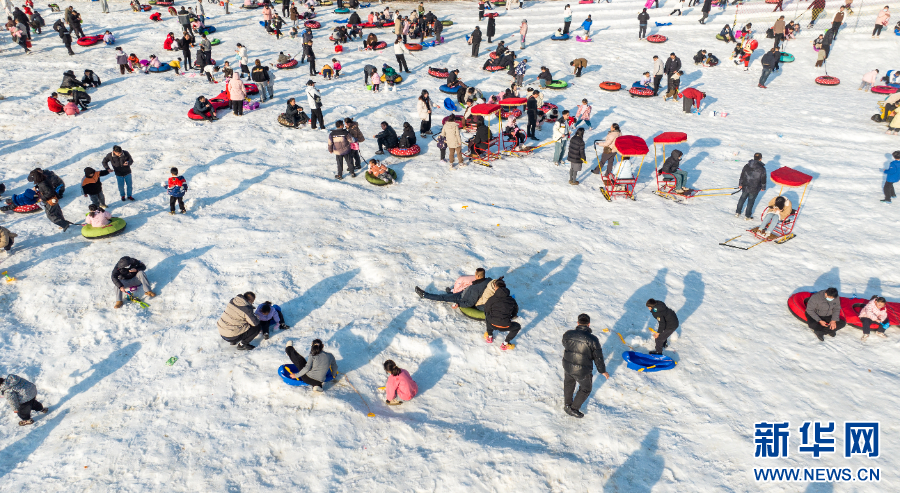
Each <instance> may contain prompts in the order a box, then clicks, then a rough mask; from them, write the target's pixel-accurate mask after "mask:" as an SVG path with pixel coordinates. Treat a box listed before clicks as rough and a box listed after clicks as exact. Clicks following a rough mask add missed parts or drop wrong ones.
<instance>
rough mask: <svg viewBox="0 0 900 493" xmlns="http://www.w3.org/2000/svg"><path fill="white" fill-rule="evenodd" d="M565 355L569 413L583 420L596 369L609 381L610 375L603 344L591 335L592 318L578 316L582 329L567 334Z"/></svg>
mask: <svg viewBox="0 0 900 493" xmlns="http://www.w3.org/2000/svg"><path fill="white" fill-rule="evenodd" d="M562 343H563V347H564V348H565V353H563V361H562V363H563V371H564V372H565V377H563V397H564V399H565V403H566V406H565V408H564V409H565V411H566V414H568V415H569V416H573V417H576V418H583V417H584V413H582V412H581V405H582V404H584V401H586V400H587V398H588V396H590V395H591V390H592V388H593V383H594V382H593V372H594V365H597V372H598V373H600V374H601V375H603V376H604V377H606V378H607V379H608V378H609V373H607V372H606V363H604V361H603V347H601V346H600V340H599V339H597V336H595V335H594V334H592V333H591V317H589V316H588V315H587V314H585V313H582V314H581V315H578V326H577V327H575V328H574V329H572V330H569V331H567V332H566V333H565V334H563V338H562ZM576 383H578V393H577V394H575V396H574V399H573V397H572V394H573V393H574V392H575V384H576Z"/></svg>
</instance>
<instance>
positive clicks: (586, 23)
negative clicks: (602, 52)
mask: <svg viewBox="0 0 900 493" xmlns="http://www.w3.org/2000/svg"><path fill="white" fill-rule="evenodd" d="M593 23H594V21H593V20H591V16H590V15H588V16H587V19H585V20H584V22H582V23H581V28H582V29H584V39H591V25H592V24H593Z"/></svg>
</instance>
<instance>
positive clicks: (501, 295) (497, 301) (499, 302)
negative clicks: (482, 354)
mask: <svg viewBox="0 0 900 493" xmlns="http://www.w3.org/2000/svg"><path fill="white" fill-rule="evenodd" d="M493 284H494V286H495V287H496V290H495V291H494V294H493V296H491V297H490V298H488V300H487V302H486V303H485V304H484V321H485V324H486V325H487V330H486V331H485V332H484V340H485V342H487V343H488V344H491V343H493V342H494V332H495V331H499V332H507V334H506V339H505V340H504V341H503V344H501V345H500V350H501V351H509V350H512V349H515V348H516V345H515V344H513V343H512V340H513V339H514V338H515V337H516V335H517V334H518V333H519V331H520V330H522V326H521V325H519V323H518V322H513V321H512V320H513V319H514V318H516V317H517V316H518V315H519V304H518V303H516V299H515V298H513V297H512V295H511V294H510V293H509V289H507V287H506V281H504V280H503V277H502V276H501V277H500V278H499V279H497V280H496V281H494V282H493Z"/></svg>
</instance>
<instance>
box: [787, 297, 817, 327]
mask: <svg viewBox="0 0 900 493" xmlns="http://www.w3.org/2000/svg"><path fill="white" fill-rule="evenodd" d="M812 295H813V294H812V293H809V292H801V293H794V294H792V295H791V296H790V297H789V298H788V302H787V304H788V310H790V311H791V313H792V314H793V315H794V316H795V317H797V319H798V320H800V321H803V322H806V302H807V301H809V297H810V296H812Z"/></svg>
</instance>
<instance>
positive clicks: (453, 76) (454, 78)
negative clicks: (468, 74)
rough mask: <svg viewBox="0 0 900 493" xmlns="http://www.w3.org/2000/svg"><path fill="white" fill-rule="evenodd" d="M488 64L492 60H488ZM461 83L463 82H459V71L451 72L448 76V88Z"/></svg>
mask: <svg viewBox="0 0 900 493" xmlns="http://www.w3.org/2000/svg"><path fill="white" fill-rule="evenodd" d="M488 62H490V60H488ZM461 83H462V82H461V81H460V80H459V69H454V70H451V71H450V73H449V74H447V87H456V86H457V85H459V84H461ZM463 85H465V84H463Z"/></svg>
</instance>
